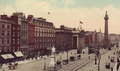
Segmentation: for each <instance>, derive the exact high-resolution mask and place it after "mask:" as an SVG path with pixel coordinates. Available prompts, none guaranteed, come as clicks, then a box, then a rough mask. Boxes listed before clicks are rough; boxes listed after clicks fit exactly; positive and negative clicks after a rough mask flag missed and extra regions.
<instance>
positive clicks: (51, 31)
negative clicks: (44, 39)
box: [35, 28, 55, 33]
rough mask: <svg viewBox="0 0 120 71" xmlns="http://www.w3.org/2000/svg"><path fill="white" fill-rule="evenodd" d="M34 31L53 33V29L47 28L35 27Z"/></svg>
mask: <svg viewBox="0 0 120 71" xmlns="http://www.w3.org/2000/svg"><path fill="white" fill-rule="evenodd" d="M35 31H36V32H46V33H55V30H48V29H38V28H36V30H35Z"/></svg>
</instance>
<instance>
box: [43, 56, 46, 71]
mask: <svg viewBox="0 0 120 71" xmlns="http://www.w3.org/2000/svg"><path fill="white" fill-rule="evenodd" d="M45 69H46V57H44V69H43V70H45Z"/></svg>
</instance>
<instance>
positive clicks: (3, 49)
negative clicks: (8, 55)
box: [1, 46, 10, 52]
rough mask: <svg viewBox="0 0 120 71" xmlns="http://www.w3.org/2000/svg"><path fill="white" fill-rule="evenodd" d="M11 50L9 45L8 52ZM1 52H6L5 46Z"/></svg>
mask: <svg viewBox="0 0 120 71" xmlns="http://www.w3.org/2000/svg"><path fill="white" fill-rule="evenodd" d="M9 51H10V46H7V52H9ZM1 52H5V46H2V50H1Z"/></svg>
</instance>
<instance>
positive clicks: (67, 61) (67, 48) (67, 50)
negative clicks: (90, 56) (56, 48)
mask: <svg viewBox="0 0 120 71" xmlns="http://www.w3.org/2000/svg"><path fill="white" fill-rule="evenodd" d="M64 46H65V44H64ZM67 63H69V62H68V44H67Z"/></svg>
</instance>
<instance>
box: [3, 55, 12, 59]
mask: <svg viewBox="0 0 120 71" xmlns="http://www.w3.org/2000/svg"><path fill="white" fill-rule="evenodd" d="M1 56H2V57H3V58H4V59H10V58H14V56H12V55H11V54H3V55H1Z"/></svg>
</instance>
